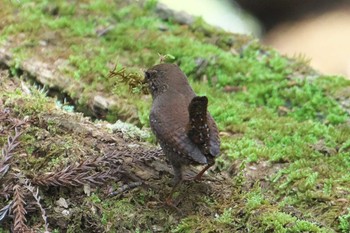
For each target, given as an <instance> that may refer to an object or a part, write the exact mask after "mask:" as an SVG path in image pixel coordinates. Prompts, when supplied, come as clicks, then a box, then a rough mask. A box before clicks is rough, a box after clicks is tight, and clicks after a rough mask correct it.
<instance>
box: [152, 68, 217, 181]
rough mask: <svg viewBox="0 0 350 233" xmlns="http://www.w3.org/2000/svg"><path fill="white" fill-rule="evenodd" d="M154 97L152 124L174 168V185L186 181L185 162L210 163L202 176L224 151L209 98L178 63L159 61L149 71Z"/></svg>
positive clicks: (198, 177) (199, 176)
mask: <svg viewBox="0 0 350 233" xmlns="http://www.w3.org/2000/svg"><path fill="white" fill-rule="evenodd" d="M145 79H146V81H147V83H148V85H149V89H150V92H151V94H152V97H153V104H152V109H151V113H150V125H151V129H152V131H153V133H154V134H155V135H156V137H157V139H158V142H159V144H160V146H161V148H162V149H163V151H164V153H165V155H166V156H167V158H168V159H169V161H170V163H171V165H172V166H173V168H174V176H175V177H174V187H176V186H177V185H178V184H179V183H180V182H181V181H182V167H183V165H199V164H207V166H206V167H205V168H204V169H203V170H202V171H201V172H199V173H198V175H196V176H195V177H194V179H195V180H199V179H201V177H202V175H203V174H204V172H205V171H206V170H207V169H208V168H210V167H211V166H212V165H214V163H215V157H217V156H218V155H219V153H220V140H219V133H218V129H217V127H216V124H215V121H214V119H213V117H212V116H211V115H210V113H209V112H208V111H207V107H208V99H207V97H205V96H196V94H195V93H194V91H193V90H192V88H191V86H190V85H189V83H188V81H187V77H186V75H185V74H184V73H183V72H182V71H181V70H180V68H179V67H178V66H177V65H174V64H159V65H156V66H154V67H152V68H150V69H148V70H147V71H146V72H145Z"/></svg>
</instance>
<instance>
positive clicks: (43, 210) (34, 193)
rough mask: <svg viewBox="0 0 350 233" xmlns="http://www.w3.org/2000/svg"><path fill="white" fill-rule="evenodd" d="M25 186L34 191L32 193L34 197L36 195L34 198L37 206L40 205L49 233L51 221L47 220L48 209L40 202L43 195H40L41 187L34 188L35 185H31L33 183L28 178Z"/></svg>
mask: <svg viewBox="0 0 350 233" xmlns="http://www.w3.org/2000/svg"><path fill="white" fill-rule="evenodd" d="M24 187H25V188H26V189H28V190H29V191H30V192H31V193H32V195H33V197H34V199H35V201H36V204H37V206H38V207H39V209H40V211H41V217H42V218H43V220H44V227H45V233H49V232H50V231H49V223H48V222H47V215H46V211H45V209H44V208H43V206H42V205H41V204H40V199H41V197H40V196H39V188H37V187H36V188H34V187H33V186H32V185H31V183H30V181H29V180H28V179H26V180H25V184H24Z"/></svg>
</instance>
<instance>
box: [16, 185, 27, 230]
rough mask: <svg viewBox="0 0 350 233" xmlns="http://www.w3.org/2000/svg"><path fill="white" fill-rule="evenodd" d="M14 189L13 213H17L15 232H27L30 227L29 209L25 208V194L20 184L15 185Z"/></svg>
mask: <svg viewBox="0 0 350 233" xmlns="http://www.w3.org/2000/svg"><path fill="white" fill-rule="evenodd" d="M13 190H14V191H15V193H14V197H13V205H12V209H13V213H14V215H15V219H14V229H13V230H14V232H25V231H26V230H28V227H27V225H26V221H27V219H26V217H25V215H26V213H27V211H26V210H25V208H24V205H25V202H24V195H23V190H22V188H21V186H20V185H18V184H17V185H15V186H14V187H13Z"/></svg>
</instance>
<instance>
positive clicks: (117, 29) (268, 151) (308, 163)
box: [0, 0, 350, 233]
mask: <svg viewBox="0 0 350 233" xmlns="http://www.w3.org/2000/svg"><path fill="white" fill-rule="evenodd" d="M127 2H128V1H112V0H97V1H92V0H91V1H90V0H84V1H32V0H21V1H5V2H3V3H2V4H1V5H2V6H1V8H0V32H1V33H0V48H6V49H9V50H10V51H11V52H12V54H13V64H12V65H11V66H10V69H11V72H12V75H14V76H16V75H18V74H20V71H19V69H18V67H19V65H20V64H21V62H22V61H25V60H28V59H31V58H36V59H39V60H41V61H43V62H47V63H55V62H56V61H57V60H60V61H64V62H61V63H60V64H61V65H59V66H58V69H57V72H58V73H59V74H62V75H63V74H64V75H66V76H67V77H70V78H71V79H72V80H74V81H77V82H79V83H80V84H81V85H82V86H83V89H82V90H81V89H79V90H74V89H71V90H70V92H68V93H66V94H67V95H68V96H69V97H70V98H71V99H73V100H74V102H75V103H76V104H77V105H76V106H77V108H78V109H79V108H84V107H83V106H85V105H88V99H87V96H88V95H89V94H90V93H91V92H96V93H98V92H103V93H107V94H110V95H116V96H119V97H121V98H123V99H125V101H126V104H129V105H133V106H136V108H137V114H138V124H139V126H142V127H144V128H147V127H148V113H149V109H150V104H151V98H150V96H147V95H145V94H143V92H142V91H140V89H141V87H140V85H141V84H140V82H141V81H140V80H141V77H142V70H145V69H147V68H149V67H150V66H152V65H154V64H156V63H158V62H159V56H158V54H163V55H165V54H171V55H172V56H173V57H174V58H175V59H174V60H172V61H171V62H174V63H177V64H179V66H180V68H181V69H182V70H183V71H184V72H185V73H186V74H187V75H188V77H189V79H190V82H191V84H192V86H193V88H194V89H195V91H196V93H197V94H198V95H206V96H208V98H209V110H210V112H211V114H212V115H213V117H214V118H215V120H216V122H217V124H218V126H219V129H220V132H221V133H220V135H221V141H222V147H221V148H222V155H221V157H220V158H219V159H218V161H217V165H216V168H215V169H214V172H212V173H211V175H212V176H215V175H218V174H219V173H222V174H226V175H225V177H226V176H227V180H228V182H227V183H225V185H222V186H220V185H213V186H211V190H210V192H209V191H208V192H209V194H211V195H208V196H206V195H200V196H199V197H197V198H194V199H192V200H195V201H196V202H197V203H193V204H192V205H191V207H193V211H188V209H187V210H186V211H184V213H179V211H174V210H169V209H167V208H166V207H164V208H160V207H157V208H154V207H152V204H154V196H157V197H158V196H159V194H157V190H152V189H150V190H143V189H142V190H138V192H131V193H129V195H127V196H126V197H125V198H124V199H123V198H122V199H119V200H114V199H108V200H103V199H102V197H101V196H100V195H99V192H98V191H97V192H96V193H95V194H94V195H92V196H89V197H85V196H84V195H82V194H80V195H82V200H81V201H80V202H79V204H76V208H77V210H76V213H78V214H77V215H72V216H74V219H70V220H69V221H68V220H67V222H68V224H67V225H66V228H64V227H62V226H63V225H64V224H56V226H57V228H56V229H54V230H55V232H65V231H66V230H68V232H86V231H85V230H86V229H90V228H91V227H90V228H89V227H86V228H84V226H88V225H89V224H90V223H98V224H99V225H98V227H96V228H94V229H100V230H101V232H102V231H107V232H123V231H131V232H157V231H164V232H343V233H345V232H350V121H349V112H350V109H349V108H350V102H349V101H350V94H349V93H350V80H347V79H345V78H343V77H336V76H326V75H321V74H318V73H317V72H316V71H314V70H312V69H311V68H309V67H308V64H307V61H306V60H305V59H303V58H300V57H296V58H293V59H291V58H286V57H283V56H281V55H280V54H278V53H277V52H276V51H274V50H273V49H271V48H266V47H263V46H262V45H260V44H259V42H258V41H257V40H254V39H252V38H249V37H247V36H240V35H232V34H229V33H226V32H223V31H221V30H219V29H214V28H212V27H210V26H208V25H206V24H205V23H204V22H202V21H201V20H200V19H197V20H196V21H195V22H194V23H193V24H192V25H179V24H177V23H176V22H175V21H173V20H172V19H169V20H167V21H164V20H161V19H160V18H159V17H158V16H157V14H156V13H155V6H156V2H155V1H146V2H142V3H141V2H139V3H137V4H136V3H133V4H127ZM115 65H118V66H117V69H120V68H121V67H123V68H125V70H126V72H127V73H132V74H135V75H134V76H132V77H134V78H135V80H134V79H130V80H123V82H121V81H120V80H118V77H110V76H109V71H110V70H112V69H113V68H114V66H115ZM135 83H136V84H135ZM63 91H64V92H67V90H63ZM75 91H77V92H78V91H82V93H76V92H75ZM21 95H22V93H21V92H16V91H11V92H5V91H4V90H3V92H2V93H0V98H1V99H0V100H2V101H0V104H3V105H4V106H5V107H6V106H10V107H13V108H14V111H15V112H16V114H18V115H19V116H22V117H23V116H25V115H35V114H38V113H40V112H42V111H50V108H48V107H47V106H46V107H43V106H44V105H46V102H50V103H51V100H46V99H45V97H43V96H42V95H41V94H38V96H39V97H38V98H39V100H38V99H33V100H26V99H25V98H23V97H21ZM18 98H19V99H21V103H22V104H23V103H24V106H21V105H19V106H21V107H16V106H17V105H15V104H13V103H14V102H13V101H15V103H18V102H16V101H17V99H18ZM22 98H23V100H22ZM26 98H27V97H26ZM25 104H27V105H25ZM51 104H52V103H51ZM50 106H51V105H50ZM106 119H108V120H110V121H114V120H116V119H118V115H116V114H114V112H113V111H111V112H110V113H109V115H107V116H106ZM49 132H50V133H53V132H52V131H50V130H49ZM32 133H33V134H35V132H32ZM30 135H31V134H30V133H28V136H27V137H25V139H24V142H23V143H27V144H23V145H28V147H27V149H26V150H27V153H29V154H30V153H33V151H34V150H35V148H34V147H33V146H31V147H30V146H29V145H32V144H31V143H33V141H32V140H33V139H32V138H30ZM64 136H65V137H67V136H68V135H64ZM6 138H7V136H6V135H1V134H0V142H1V144H2V143H4V142H6V140H7V139H6ZM65 141H66V144H65V145H58V144H53V146H50V148H49V149H48V151H50V152H51V153H62V150H64V151H65V153H67V152H66V151H69V148H71V147H72V145H74V143H76V142H75V139H74V138H72V137H71V138H69V137H68V138H67V139H66V140H65ZM149 141H152V139H150V140H149ZM1 144H0V146H1ZM37 147H38V145H37ZM36 149H38V148H36ZM41 150H43V152H42V153H44V151H45V148H43V149H41ZM36 152H37V151H36ZM46 152H47V151H46ZM41 159H44V158H42V157H41ZM31 162H32V163H33V164H35V162H33V161H29V162H28V163H26V164H23V166H22V168H23V169H24V168H26V169H31V168H30V166H31ZM54 162H55V161H51V162H50V163H51V164H54ZM33 166H34V165H33ZM168 180H170V177H165V178H164V182H168ZM186 188H188V190H187V191H186V192H192V193H195V192H197V191H198V190H196V188H203V187H202V186H201V185H199V184H195V185H193V186H186ZM215 189H218V190H215ZM203 192H204V193H205V192H206V191H202V193H203ZM60 195H62V196H64V195H67V191H66V190H62V191H60ZM44 202H45V204H46V206H52V205H53V204H52V200H51V199H47V200H44ZM0 203H2V204H3V205H5V204H4V203H5V201H4V200H3V199H0ZM187 204H188V203H187ZM79 205H80V206H79ZM150 206H151V207H150ZM0 207H1V206H0ZM181 207H183V208H186V207H184V206H181V204H180V206H179V208H180V209H181ZM187 207H188V206H187ZM78 208H82V209H84V210H86V211H92V213H91V214H89V216H88V218H86V217H85V218H83V217H82V215H84V213H85V212H84V211H82V210H78ZM92 209H94V210H92ZM38 216H39V214H38V215H37V216H35V215H32V216H28V219H29V221H30V222H32V223H35V218H38ZM82 219H85V222H83V221H82ZM86 219H88V220H86ZM89 221H90V222H89ZM32 225H35V224H32ZM60 227H61V228H60ZM0 232H8V229H5V228H1V227H0Z"/></svg>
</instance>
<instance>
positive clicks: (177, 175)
mask: <svg viewBox="0 0 350 233" xmlns="http://www.w3.org/2000/svg"><path fill="white" fill-rule="evenodd" d="M173 169H174V180H173V188H172V189H171V191H170V194H169V196H168V197H167V199H166V203H167V205H169V206H174V207H176V206H175V205H174V203H173V199H172V198H173V194H174V192H175V190H176V188H177V187H178V186H179V185H180V184H181V183H182V169H181V165H179V164H176V165H174V164H173Z"/></svg>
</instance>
